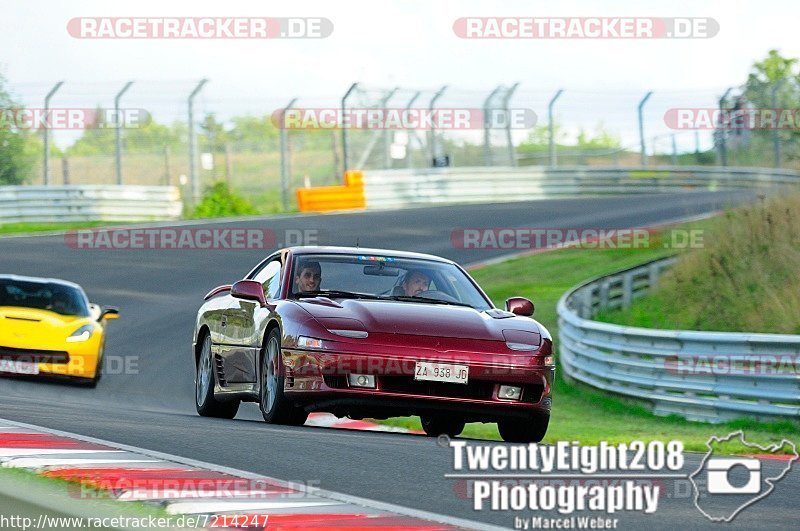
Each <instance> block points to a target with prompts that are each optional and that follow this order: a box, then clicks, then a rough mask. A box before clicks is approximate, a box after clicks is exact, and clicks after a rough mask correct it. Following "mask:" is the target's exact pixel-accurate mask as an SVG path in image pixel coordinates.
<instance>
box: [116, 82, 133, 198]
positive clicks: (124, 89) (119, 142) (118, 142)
mask: <svg viewBox="0 0 800 531" xmlns="http://www.w3.org/2000/svg"><path fill="white" fill-rule="evenodd" d="M131 85H133V81H128V82H127V83H125V86H124V87H122V90H120V91H119V92H117V95H116V96H115V97H114V121H115V126H116V128H115V130H114V134H115V140H116V153H115V159H116V160H115V162H116V167H117V184H122V120H121V119H120V116H119V100H120V99H121V98H122V95H123V94H125V93H126V92H127V91H128V89H129V88H131Z"/></svg>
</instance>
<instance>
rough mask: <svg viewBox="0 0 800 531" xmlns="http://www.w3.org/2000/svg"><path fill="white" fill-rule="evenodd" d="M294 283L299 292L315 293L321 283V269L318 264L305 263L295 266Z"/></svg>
mask: <svg viewBox="0 0 800 531" xmlns="http://www.w3.org/2000/svg"><path fill="white" fill-rule="evenodd" d="M294 283H295V286H297V291H299V292H309V291H317V290H318V289H319V285H320V284H321V283H322V267H320V265H319V262H314V261H307V262H300V263H299V264H297V274H296V275H295V277H294Z"/></svg>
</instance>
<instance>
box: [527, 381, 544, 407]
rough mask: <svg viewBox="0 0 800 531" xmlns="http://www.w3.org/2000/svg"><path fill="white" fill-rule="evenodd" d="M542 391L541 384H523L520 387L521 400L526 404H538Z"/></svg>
mask: <svg viewBox="0 0 800 531" xmlns="http://www.w3.org/2000/svg"><path fill="white" fill-rule="evenodd" d="M543 392H544V386H543V385H525V386H523V387H522V400H521V401H522V402H525V403H526V404H538V403H539V400H541V399H542V393H543Z"/></svg>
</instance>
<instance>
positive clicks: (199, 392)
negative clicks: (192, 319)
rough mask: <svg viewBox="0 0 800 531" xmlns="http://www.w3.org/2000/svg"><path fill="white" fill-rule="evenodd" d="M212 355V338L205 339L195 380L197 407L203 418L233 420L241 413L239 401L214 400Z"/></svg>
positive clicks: (206, 337) (207, 336)
mask: <svg viewBox="0 0 800 531" xmlns="http://www.w3.org/2000/svg"><path fill="white" fill-rule="evenodd" d="M212 358H213V355H212V354H211V336H209V335H206V336H205V337H204V338H203V347H202V350H201V351H200V359H199V360H197V377H196V378H195V385H194V386H195V406H196V407H197V413H199V414H200V416H201V417H217V418H223V419H232V418H233V417H235V416H236V412H237V411H239V401H238V400H230V401H226V402H220V401H219V400H217V399H216V398H214V369H213V367H214V363H213V359H212Z"/></svg>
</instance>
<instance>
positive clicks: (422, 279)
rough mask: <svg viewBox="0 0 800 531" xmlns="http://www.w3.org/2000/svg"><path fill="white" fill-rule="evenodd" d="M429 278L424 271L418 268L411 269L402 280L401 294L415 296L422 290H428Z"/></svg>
mask: <svg viewBox="0 0 800 531" xmlns="http://www.w3.org/2000/svg"><path fill="white" fill-rule="evenodd" d="M430 283H431V279H430V278H429V277H428V275H426V274H425V273H424V272H422V271H420V270H419V269H412V270H411V271H409V272H408V273H406V276H405V278H404V279H403V282H402V283H401V284H400V286H401V287H402V288H403V294H404V295H405V296H407V297H416V296H417V295H419V294H420V293H422V292H423V291H428V288H429V286H430Z"/></svg>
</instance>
